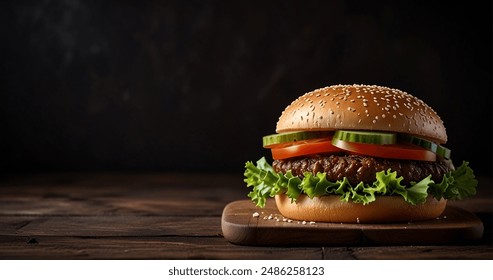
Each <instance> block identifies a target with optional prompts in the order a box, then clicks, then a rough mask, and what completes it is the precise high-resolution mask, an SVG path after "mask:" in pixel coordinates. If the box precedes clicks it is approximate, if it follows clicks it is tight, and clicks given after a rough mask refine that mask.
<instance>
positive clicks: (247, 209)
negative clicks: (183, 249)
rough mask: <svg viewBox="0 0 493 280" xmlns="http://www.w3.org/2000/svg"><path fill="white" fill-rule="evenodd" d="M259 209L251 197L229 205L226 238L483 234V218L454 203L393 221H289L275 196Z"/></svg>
mask: <svg viewBox="0 0 493 280" xmlns="http://www.w3.org/2000/svg"><path fill="white" fill-rule="evenodd" d="M257 211H258V209H256V208H255V207H254V206H253V205H252V204H251V202H250V201H248V200H239V201H235V202H232V203H230V204H228V205H227V206H226V207H225V209H224V212H223V216H222V222H221V226H222V231H223V234H224V236H225V238H226V239H228V240H229V241H230V242H232V243H235V244H240V245H270V246H290V245H312V246H313V245H320V246H347V245H368V244H376V245H395V244H400V245H403V244H411V245H419V244H451V243H464V242H475V241H477V240H479V239H481V237H482V234H483V224H482V222H481V220H480V219H479V218H477V217H476V216H475V215H474V214H472V213H470V212H468V211H465V210H463V209H459V208H455V207H447V208H446V209H445V211H444V213H443V214H442V215H441V216H440V217H439V219H433V220H427V221H416V222H410V223H393V224H348V223H310V222H309V221H305V222H301V221H291V222H290V220H288V221H287V222H285V221H284V220H286V219H285V218H284V217H282V215H281V214H280V213H279V211H278V210H277V207H276V205H275V203H274V202H273V201H272V200H269V201H268V203H267V204H266V207H265V208H264V210H263V212H261V213H260V215H258V216H254V215H253V213H257V214H258V212H257Z"/></svg>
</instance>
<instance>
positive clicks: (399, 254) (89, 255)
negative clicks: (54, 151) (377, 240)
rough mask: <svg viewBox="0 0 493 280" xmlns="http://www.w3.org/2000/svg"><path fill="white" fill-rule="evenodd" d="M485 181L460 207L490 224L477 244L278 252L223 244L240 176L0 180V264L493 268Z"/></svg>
mask: <svg viewBox="0 0 493 280" xmlns="http://www.w3.org/2000/svg"><path fill="white" fill-rule="evenodd" d="M484 182H491V180H480V184H482V186H483V188H481V189H480V192H479V193H480V195H481V196H479V197H477V198H474V199H471V200H469V201H464V202H461V203H460V206H461V207H463V208H464V209H473V210H476V211H477V212H475V213H478V216H480V217H481V219H482V221H483V223H484V225H485V235H486V236H483V239H481V240H479V241H477V242H473V243H466V244H460V245H457V244H455V245H441V246H436V244H432V245H427V246H397V245H393V246H374V245H365V246H360V245H357V246H331V247H324V246H305V245H295V244H294V243H293V244H291V245H289V246H288V245H286V246H282V247H279V246H238V245H234V244H232V243H230V242H229V241H228V240H227V239H226V238H224V237H223V233H222V229H221V215H222V213H223V210H224V207H225V206H226V205H227V204H229V203H230V202H233V201H237V200H242V199H244V198H245V197H246V193H247V192H248V189H247V188H246V187H245V185H244V183H243V181H242V176H241V175H228V174H159V173H147V174H118V173H115V174H111V173H102V174H70V173H66V174H31V175H15V176H3V177H1V178H0V259H493V252H492V248H493V247H492V240H491V221H489V220H491V217H492V216H491V211H488V210H489V208H488V207H490V206H491V205H492V201H493V200H491V199H490V197H489V195H490V194H491V191H490V188H488V187H490V185H489V184H488V183H484ZM250 206H251V205H250ZM260 211H263V210H260ZM264 211H265V210H264ZM488 221H489V223H488ZM284 234H287V233H286V232H285V233H284ZM345 238H351V237H350V236H348V237H345Z"/></svg>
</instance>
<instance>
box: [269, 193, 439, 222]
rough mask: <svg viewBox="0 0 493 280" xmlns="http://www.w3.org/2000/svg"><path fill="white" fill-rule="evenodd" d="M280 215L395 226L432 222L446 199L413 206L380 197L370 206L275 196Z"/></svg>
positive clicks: (332, 198) (399, 199)
mask: <svg viewBox="0 0 493 280" xmlns="http://www.w3.org/2000/svg"><path fill="white" fill-rule="evenodd" d="M275 200H276V205H277V208H278V210H279V212H280V213H281V214H282V215H283V216H284V217H288V218H290V219H294V220H300V221H314V222H331V223H395V222H411V221H422V220H429V219H434V218H436V217H439V216H440V215H441V214H442V213H443V211H444V210H445V207H446V205H447V200H445V199H441V200H436V199H435V198H433V197H428V198H427V200H426V202H425V203H424V204H418V205H411V204H409V203H407V202H405V201H404V199H402V197H396V196H380V197H378V199H377V200H375V201H374V202H372V203H369V204H367V205H363V204H361V203H354V202H344V201H341V199H340V197H339V196H336V195H327V196H321V197H314V198H312V199H310V198H309V197H308V196H306V195H300V196H299V197H298V198H297V199H296V203H291V199H290V198H289V197H287V196H286V195H285V194H279V195H276V197H275Z"/></svg>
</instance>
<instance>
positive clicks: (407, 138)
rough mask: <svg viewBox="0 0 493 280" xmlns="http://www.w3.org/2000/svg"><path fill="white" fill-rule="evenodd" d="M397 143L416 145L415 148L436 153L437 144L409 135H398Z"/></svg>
mask: <svg viewBox="0 0 493 280" xmlns="http://www.w3.org/2000/svg"><path fill="white" fill-rule="evenodd" d="M399 141H401V142H404V143H408V144H412V145H416V146H419V147H421V148H425V149H427V150H429V151H432V152H434V153H437V148H438V144H436V143H435V142H432V141H430V140H426V139H423V138H419V137H416V136H413V135H409V134H400V135H399Z"/></svg>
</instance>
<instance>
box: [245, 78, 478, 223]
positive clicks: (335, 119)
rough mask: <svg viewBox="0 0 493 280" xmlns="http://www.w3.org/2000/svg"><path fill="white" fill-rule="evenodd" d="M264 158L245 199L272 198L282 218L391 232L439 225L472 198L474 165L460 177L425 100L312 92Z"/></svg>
mask: <svg viewBox="0 0 493 280" xmlns="http://www.w3.org/2000/svg"><path fill="white" fill-rule="evenodd" d="M262 140H263V147H265V148H267V149H270V151H271V153H272V160H273V161H272V162H271V163H270V162H269V161H268V160H267V159H266V158H265V157H262V158H261V159H260V160H258V161H257V162H256V164H254V163H253V162H247V163H246V165H245V173H244V175H245V179H244V181H245V183H246V184H247V187H250V188H251V191H250V192H249V194H248V197H249V198H250V199H251V200H252V201H253V202H254V203H255V205H256V206H258V207H265V204H266V202H267V201H269V200H271V198H274V200H275V203H276V206H277V208H278V210H279V212H280V214H281V215H283V216H284V217H286V218H289V219H294V220H302V221H314V222H339V223H392V222H412V221H421V220H428V219H434V218H437V217H439V216H440V215H441V214H442V213H443V211H444V209H445V208H446V205H447V200H460V199H464V198H467V197H470V196H473V195H474V194H475V193H476V186H477V180H476V179H475V176H474V172H473V170H472V169H471V168H470V167H469V164H468V162H466V161H464V162H462V164H461V165H460V166H459V167H457V168H456V167H455V166H454V164H453V162H452V159H451V151H450V150H449V149H448V148H446V147H445V146H443V145H444V144H445V143H446V142H447V133H446V130H445V127H444V125H443V121H442V120H441V119H440V117H439V116H438V114H437V113H436V112H435V111H434V110H433V109H432V108H431V107H430V106H428V105H427V104H425V103H424V102H423V101H422V100H420V99H418V98H416V97H414V96H412V95H410V94H408V93H406V92H404V91H401V90H398V89H393V88H389V87H383V86H376V85H334V86H330V87H325V88H321V89H317V90H314V91H312V92H308V93H306V94H304V95H302V96H300V97H299V98H297V99H296V100H294V101H293V102H292V103H291V104H290V105H288V106H287V107H286V109H285V110H284V111H283V112H282V114H281V116H280V117H279V121H278V122H277V127H276V134H272V135H267V136H264V137H263V139H262Z"/></svg>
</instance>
